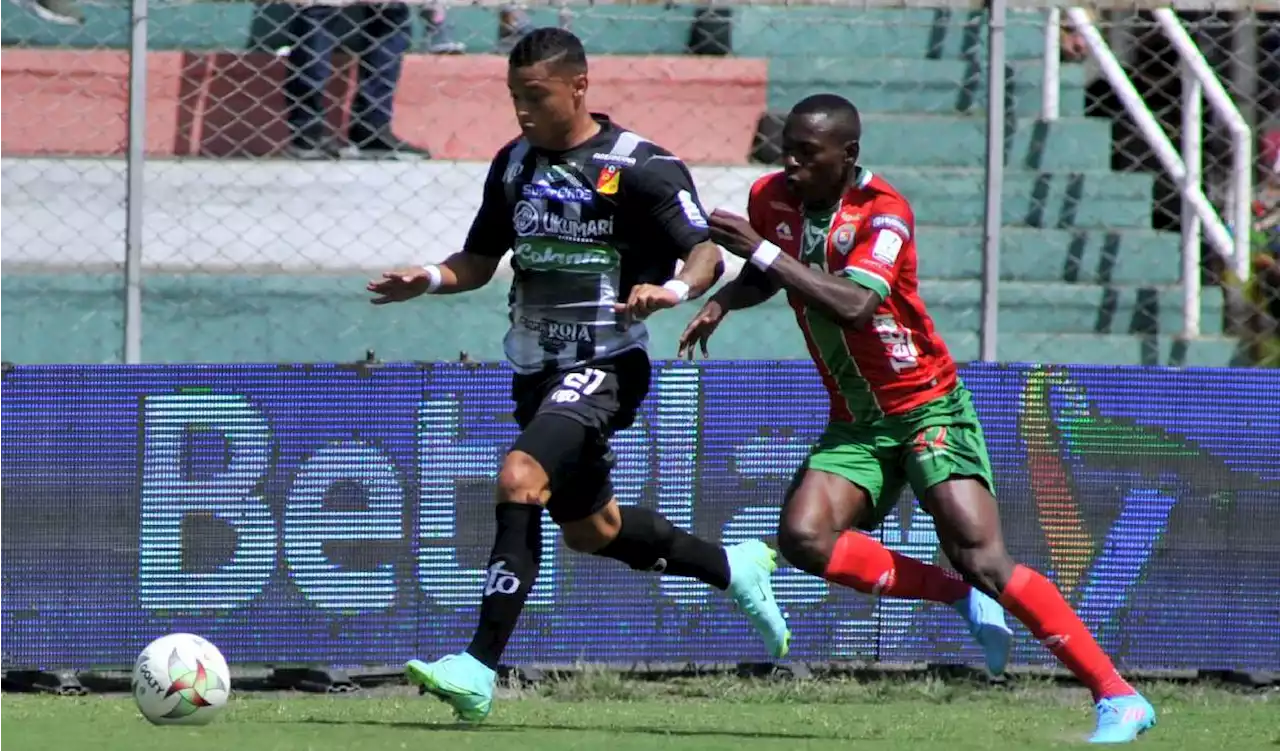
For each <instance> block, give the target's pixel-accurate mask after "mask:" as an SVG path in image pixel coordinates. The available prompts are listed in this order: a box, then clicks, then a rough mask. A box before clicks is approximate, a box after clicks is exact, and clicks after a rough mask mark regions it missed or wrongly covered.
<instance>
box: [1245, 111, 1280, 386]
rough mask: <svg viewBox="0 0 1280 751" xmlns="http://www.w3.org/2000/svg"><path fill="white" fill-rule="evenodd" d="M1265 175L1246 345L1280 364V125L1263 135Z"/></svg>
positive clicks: (1253, 355) (1260, 362)
mask: <svg viewBox="0 0 1280 751" xmlns="http://www.w3.org/2000/svg"><path fill="white" fill-rule="evenodd" d="M1259 157H1260V159H1261V160H1262V163H1263V167H1264V176H1263V181H1262V184H1261V186H1260V187H1259V190H1258V200H1257V201H1255V202H1254V210H1253V213H1254V224H1253V243H1252V250H1253V269H1252V271H1253V273H1252V276H1251V277H1250V278H1249V283H1248V284H1247V285H1246V286H1245V298H1246V299H1247V300H1248V301H1249V303H1250V305H1251V307H1252V310H1251V311H1250V312H1251V314H1252V315H1250V319H1249V325H1248V328H1247V330H1246V334H1245V337H1246V342H1245V344H1246V347H1247V348H1248V350H1249V359H1250V361H1251V362H1252V363H1253V364H1254V365H1257V366H1259V367H1264V368H1280V129H1277V130H1274V131H1271V132H1270V133H1267V134H1266V135H1264V136H1263V138H1262V148H1261V149H1259Z"/></svg>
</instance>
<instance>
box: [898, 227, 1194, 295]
mask: <svg viewBox="0 0 1280 751" xmlns="http://www.w3.org/2000/svg"><path fill="white" fill-rule="evenodd" d="M982 237H983V232H982V229H981V228H980V227H946V226H931V225H920V224H917V225H916V239H917V246H918V248H919V255H920V274H921V276H923V277H925V278H935V279H979V278H981V276H982ZM1000 240H1001V242H1000V276H1001V278H1002V279H1004V280H1008V281H1021V282H1071V283H1075V282H1080V283H1085V284H1154V285H1175V284H1177V283H1178V282H1179V280H1180V279H1181V273H1180V270H1181V264H1180V261H1179V247H1178V236H1177V235H1175V234H1173V233H1170V232H1156V231H1154V230H1141V229H1126V230H1114V231H1108V230H1100V229H1097V230H1079V229H1077V230H1064V229H1033V228H1027V227H1004V228H1002V230H1001V233H1000Z"/></svg>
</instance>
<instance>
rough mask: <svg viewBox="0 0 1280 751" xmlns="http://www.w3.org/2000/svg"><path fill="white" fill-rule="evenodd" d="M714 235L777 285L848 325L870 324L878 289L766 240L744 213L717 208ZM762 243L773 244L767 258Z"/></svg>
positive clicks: (844, 325)
mask: <svg viewBox="0 0 1280 751" xmlns="http://www.w3.org/2000/svg"><path fill="white" fill-rule="evenodd" d="M710 225H711V237H712V238H713V239H715V241H716V242H718V243H720V245H722V246H724V248H725V249H726V250H728V251H729V252H730V253H733V254H734V255H736V256H739V257H740V258H745V259H747V260H748V261H749V262H750V263H751V265H752V266H753V267H755V268H756V269H758V270H759V271H761V272H763V273H765V274H766V275H767V276H768V278H769V279H770V280H771V281H772V282H773V283H774V284H776V285H777V286H779V287H784V288H786V289H787V290H789V291H791V292H793V293H795V294H797V295H799V296H800V297H801V298H803V299H804V301H805V302H806V303H808V304H809V305H811V306H813V307H814V308H817V309H818V310H820V311H821V312H822V313H823V314H824V315H826V316H827V317H828V318H830V319H831V320H832V321H835V322H836V323H838V324H840V325H841V326H843V327H845V328H861V327H863V326H866V325H867V324H868V323H869V322H870V321H871V317H872V316H873V315H874V314H875V311H876V308H878V307H879V306H880V302H881V297H880V295H879V294H878V293H876V292H875V291H873V290H871V289H868V288H866V287H863V286H861V285H859V284H856V283H854V282H851V281H849V280H847V279H844V278H841V277H838V276H834V275H831V274H827V273H824V272H822V271H818V270H815V269H811V268H810V267H808V266H806V265H805V264H803V263H801V262H800V261H797V260H796V259H794V258H792V257H791V256H788V255H786V254H784V253H782V252H781V251H779V250H778V249H777V248H772V246H768V245H767V244H766V243H765V242H764V238H762V237H760V234H759V233H758V232H756V231H755V229H754V228H752V226H751V224H750V223H749V222H748V221H747V220H746V219H744V218H743V217H740V216H737V215H736V214H731V213H729V212H727V211H722V210H720V209H716V210H715V211H714V212H712V214H711V218H710ZM761 247H766V248H770V249H771V250H772V253H768V254H767V256H768V257H767V258H764V257H761V256H757V255H756V251H757V250H759V249H760V248H761Z"/></svg>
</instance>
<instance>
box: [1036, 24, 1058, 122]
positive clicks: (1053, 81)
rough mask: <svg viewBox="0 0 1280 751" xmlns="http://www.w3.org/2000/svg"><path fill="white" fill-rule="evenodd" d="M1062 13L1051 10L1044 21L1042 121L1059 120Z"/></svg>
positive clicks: (1041, 89)
mask: <svg viewBox="0 0 1280 751" xmlns="http://www.w3.org/2000/svg"><path fill="white" fill-rule="evenodd" d="M1061 64H1062V11H1061V10H1060V9H1059V8H1050V9H1049V12H1048V13H1047V14H1045V19H1044V81H1043V84H1044V85H1043V86H1041V87H1040V92H1041V97H1042V99H1041V100H1040V119H1042V120H1044V121H1045V122H1053V121H1054V120H1057V119H1058V102H1059V98H1058V97H1059V91H1060V87H1061V83H1062V73H1061Z"/></svg>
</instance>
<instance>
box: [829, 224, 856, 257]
mask: <svg viewBox="0 0 1280 751" xmlns="http://www.w3.org/2000/svg"><path fill="white" fill-rule="evenodd" d="M857 234H858V227H857V225H854V224H842V225H840V226H839V227H836V231H835V232H832V233H831V244H832V245H834V246H836V250H838V251H840V255H842V256H847V255H849V251H851V250H853V241H854V238H855V237H856V236H857Z"/></svg>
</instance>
